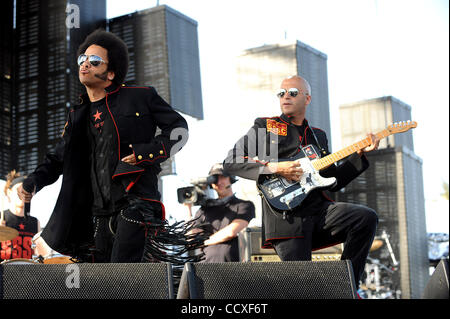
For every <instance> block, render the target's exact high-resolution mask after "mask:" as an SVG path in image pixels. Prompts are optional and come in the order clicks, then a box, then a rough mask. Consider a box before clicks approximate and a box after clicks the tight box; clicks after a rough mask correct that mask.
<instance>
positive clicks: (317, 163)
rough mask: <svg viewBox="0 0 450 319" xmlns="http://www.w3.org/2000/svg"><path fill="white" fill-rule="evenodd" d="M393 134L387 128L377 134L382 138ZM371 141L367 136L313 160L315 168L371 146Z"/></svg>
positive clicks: (327, 164) (324, 166)
mask: <svg viewBox="0 0 450 319" xmlns="http://www.w3.org/2000/svg"><path fill="white" fill-rule="evenodd" d="M391 134H392V133H391V132H389V131H388V130H387V129H386V130H383V131H381V132H378V133H377V134H375V135H376V136H377V137H378V138H379V139H380V140H381V139H382V138H385V137H387V136H389V135H391ZM371 143H372V141H371V139H370V138H369V137H367V138H365V139H363V140H361V141H359V142H357V143H354V144H352V145H350V146H347V147H346V148H343V149H342V150H340V151H337V152H335V153H333V154H330V155H327V156H325V157H323V158H321V159H318V160H316V161H314V162H312V165H313V166H314V168H315V169H316V170H321V169H323V168H326V167H328V166H330V165H332V164H334V163H336V162H337V161H340V160H341V159H343V158H346V157H347V156H349V155H351V154H353V153H356V152H357V151H359V150H361V149H363V148H365V147H367V146H369V145H370V144H371Z"/></svg>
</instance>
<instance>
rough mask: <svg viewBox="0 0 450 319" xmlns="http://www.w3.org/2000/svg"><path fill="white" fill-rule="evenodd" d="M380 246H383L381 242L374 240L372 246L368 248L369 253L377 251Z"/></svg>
mask: <svg viewBox="0 0 450 319" xmlns="http://www.w3.org/2000/svg"><path fill="white" fill-rule="evenodd" d="M381 246H383V241H382V240H379V239H375V240H374V241H373V243H372V246H371V247H370V251H374V250H377V249H379V248H380V247H381Z"/></svg>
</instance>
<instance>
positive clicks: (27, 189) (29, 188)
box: [17, 178, 36, 218]
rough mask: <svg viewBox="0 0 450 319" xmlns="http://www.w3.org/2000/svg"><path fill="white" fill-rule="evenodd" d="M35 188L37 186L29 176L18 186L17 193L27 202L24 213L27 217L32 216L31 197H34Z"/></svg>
mask: <svg viewBox="0 0 450 319" xmlns="http://www.w3.org/2000/svg"><path fill="white" fill-rule="evenodd" d="M35 189H36V186H35V185H34V183H33V181H32V180H30V179H28V178H27V179H25V180H24V181H23V183H22V185H20V186H19V187H18V188H17V195H18V196H19V198H20V199H21V200H23V201H24V203H25V207H24V214H23V215H24V217H25V218H28V217H29V216H30V201H31V198H33V195H34V191H35Z"/></svg>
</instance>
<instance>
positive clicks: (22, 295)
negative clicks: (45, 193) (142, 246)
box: [0, 263, 174, 299]
mask: <svg viewBox="0 0 450 319" xmlns="http://www.w3.org/2000/svg"><path fill="white" fill-rule="evenodd" d="M173 296H174V295H173V281H172V268H171V264H169V263H111V264H88V263H86V264H85V263H76V264H53V265H52V264H2V265H0V299H173V298H174V297H173Z"/></svg>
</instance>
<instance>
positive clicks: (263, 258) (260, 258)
mask: <svg viewBox="0 0 450 319" xmlns="http://www.w3.org/2000/svg"><path fill="white" fill-rule="evenodd" d="M311 260H312V261H337V260H341V255H340V254H312V256H311ZM250 261H253V262H273V261H281V260H280V257H278V255H252V256H250Z"/></svg>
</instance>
